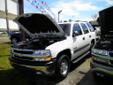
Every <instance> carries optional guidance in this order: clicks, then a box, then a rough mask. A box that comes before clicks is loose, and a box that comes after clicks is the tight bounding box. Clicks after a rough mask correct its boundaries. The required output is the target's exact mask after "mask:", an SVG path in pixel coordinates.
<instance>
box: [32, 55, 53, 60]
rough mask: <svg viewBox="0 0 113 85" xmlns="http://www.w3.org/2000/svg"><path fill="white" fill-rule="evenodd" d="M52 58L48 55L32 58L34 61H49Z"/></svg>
mask: <svg viewBox="0 0 113 85" xmlns="http://www.w3.org/2000/svg"><path fill="white" fill-rule="evenodd" d="M51 60H52V58H51V57H50V56H49V57H40V58H34V61H51Z"/></svg>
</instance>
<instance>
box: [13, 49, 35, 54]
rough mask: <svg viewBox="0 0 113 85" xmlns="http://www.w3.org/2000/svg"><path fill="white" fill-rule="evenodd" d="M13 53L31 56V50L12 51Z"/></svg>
mask: <svg viewBox="0 0 113 85" xmlns="http://www.w3.org/2000/svg"><path fill="white" fill-rule="evenodd" d="M13 51H14V52H15V53H21V54H33V50H21V49H14V50H13Z"/></svg>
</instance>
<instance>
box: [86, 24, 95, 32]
mask: <svg viewBox="0 0 113 85" xmlns="http://www.w3.org/2000/svg"><path fill="white" fill-rule="evenodd" d="M87 26H88V28H89V30H90V31H91V32H94V28H93V26H92V25H91V24H90V23H87Z"/></svg>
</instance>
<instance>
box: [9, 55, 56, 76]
mask: <svg viewBox="0 0 113 85" xmlns="http://www.w3.org/2000/svg"><path fill="white" fill-rule="evenodd" d="M9 60H10V63H11V65H12V66H13V67H14V68H16V69H19V70H23V71H29V72H34V73H36V74H46V75H52V74H54V71H55V66H56V65H55V63H56V60H55V59H54V60H53V61H50V62H37V61H26V60H19V59H14V58H13V57H10V58H9Z"/></svg>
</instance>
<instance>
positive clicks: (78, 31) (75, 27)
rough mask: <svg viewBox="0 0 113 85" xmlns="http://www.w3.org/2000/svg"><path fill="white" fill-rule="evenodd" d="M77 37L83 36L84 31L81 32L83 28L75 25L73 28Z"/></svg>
mask: <svg viewBox="0 0 113 85" xmlns="http://www.w3.org/2000/svg"><path fill="white" fill-rule="evenodd" d="M74 34H75V35H76V36H79V35H82V31H81V28H80V26H79V24H77V23H76V24H74V26H73V35H74Z"/></svg>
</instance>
